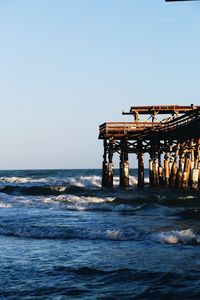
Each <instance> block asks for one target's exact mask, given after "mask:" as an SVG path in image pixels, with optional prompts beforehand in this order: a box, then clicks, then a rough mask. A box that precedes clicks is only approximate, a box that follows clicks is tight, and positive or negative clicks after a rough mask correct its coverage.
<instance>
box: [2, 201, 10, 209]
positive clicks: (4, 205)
mask: <svg viewBox="0 0 200 300" xmlns="http://www.w3.org/2000/svg"><path fill="white" fill-rule="evenodd" d="M11 207H12V205H11V204H9V203H3V202H0V208H11Z"/></svg>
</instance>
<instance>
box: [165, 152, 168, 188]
mask: <svg viewBox="0 0 200 300" xmlns="http://www.w3.org/2000/svg"><path fill="white" fill-rule="evenodd" d="M164 172H165V180H164V187H165V188H168V187H169V159H168V156H167V154H165V159H164Z"/></svg>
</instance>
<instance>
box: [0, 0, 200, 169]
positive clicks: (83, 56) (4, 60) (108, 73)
mask: <svg viewBox="0 0 200 300" xmlns="http://www.w3.org/2000/svg"><path fill="white" fill-rule="evenodd" d="M0 45H1V46H0V80H1V81H0V82H1V84H0V103H1V106H0V128H1V145H0V169H26V168H99V167H101V161H102V152H103V149H102V142H101V141H98V139H97V138H98V125H99V124H101V123H103V122H104V121H123V120H125V121H127V120H130V121H131V118H130V117H127V116H122V115H121V112H122V110H123V109H124V110H126V111H127V110H129V107H130V106H131V105H151V104H179V105H181V104H182V105H187V104H191V103H194V104H200V101H199V100H200V62H199V60H200V1H194V2H190V1H189V2H187V1H186V2H181V3H165V2H164V0H30V1H27V0H0Z"/></svg>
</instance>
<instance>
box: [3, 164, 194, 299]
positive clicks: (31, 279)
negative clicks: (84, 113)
mask: <svg viewBox="0 0 200 300" xmlns="http://www.w3.org/2000/svg"><path fill="white" fill-rule="evenodd" d="M145 182H146V186H145V188H144V189H138V188H137V186H136V183H137V171H136V170H131V177H130V188H129V189H127V190H123V189H120V188H119V187H118V184H119V177H118V174H117V173H116V175H115V178H114V188H113V189H102V188H101V170H27V171H0V299H20V300H21V299H31V300H33V299H38V300H39V299H56V300H61V299H154V300H155V299H200V217H199V216H200V213H199V200H200V197H199V194H191V193H183V192H177V191H168V190H162V191H161V190H153V189H150V188H149V187H148V184H147V183H148V170H146V174H145Z"/></svg>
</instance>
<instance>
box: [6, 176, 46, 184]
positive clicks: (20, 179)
mask: <svg viewBox="0 0 200 300" xmlns="http://www.w3.org/2000/svg"><path fill="white" fill-rule="evenodd" d="M29 182H30V183H37V182H38V183H40V182H41V183H42V182H43V183H44V182H47V180H46V179H45V178H36V179H34V178H31V177H0V183H29Z"/></svg>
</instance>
